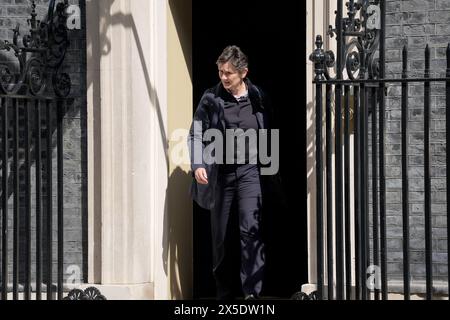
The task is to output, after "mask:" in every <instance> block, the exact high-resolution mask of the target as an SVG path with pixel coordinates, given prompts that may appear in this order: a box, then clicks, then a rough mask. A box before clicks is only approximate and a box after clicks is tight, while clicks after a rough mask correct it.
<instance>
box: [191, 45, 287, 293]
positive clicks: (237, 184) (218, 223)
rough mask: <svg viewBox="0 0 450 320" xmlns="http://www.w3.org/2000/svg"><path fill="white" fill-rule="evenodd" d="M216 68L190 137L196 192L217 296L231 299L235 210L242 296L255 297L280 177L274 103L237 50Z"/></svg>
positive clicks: (193, 190)
mask: <svg viewBox="0 0 450 320" xmlns="http://www.w3.org/2000/svg"><path fill="white" fill-rule="evenodd" d="M217 66H218V71H219V77H220V83H219V84H217V85H216V86H215V87H213V88H210V89H208V90H206V92H205V93H204V95H203V97H202V98H201V100H200V103H199V106H198V108H197V110H196V112H195V115H194V119H193V123H192V126H191V130H190V134H189V138H188V144H189V147H190V155H191V168H192V174H193V177H194V180H193V184H192V187H191V195H192V197H193V198H194V200H195V201H196V202H197V203H198V204H199V205H200V206H201V207H203V208H206V209H209V210H211V233H212V248H213V274H214V277H215V280H216V291H217V299H233V298H234V293H233V292H232V288H231V284H232V281H231V271H230V270H229V263H228V262H229V259H230V256H229V252H228V250H229V249H228V244H227V241H228V239H227V238H226V234H227V226H228V225H229V220H230V216H232V215H235V214H237V215H238V216H239V235H240V243H241V270H240V278H241V284H242V291H243V293H244V297H245V299H257V298H258V297H259V295H260V293H261V289H262V285H263V277H264V264H265V250H264V241H263V237H262V233H261V217H262V212H263V210H262V209H263V203H264V201H263V199H264V197H263V194H265V193H266V192H271V191H269V189H270V188H271V185H273V183H272V182H273V181H275V180H277V179H274V177H278V174H277V173H278V152H275V153H274V152H273V151H274V150H275V151H278V148H273V147H274V146H275V145H276V146H277V144H278V140H277V138H278V132H276V131H273V130H268V129H273V128H271V123H270V121H271V119H270V118H271V110H270V109H269V104H268V103H267V99H266V98H265V95H264V93H263V92H262V90H261V89H260V88H258V87H257V86H255V85H254V84H252V83H251V82H250V80H248V79H247V74H248V59H247V56H246V55H245V54H244V53H243V52H242V51H241V50H240V48H238V47H236V46H229V47H227V48H225V49H224V51H223V53H222V54H221V55H220V57H219V59H218V60H217ZM206 136H208V137H209V138H208V139H205V137H206ZM212 137H214V139H213V138H212ZM273 138H275V140H273ZM219 142H221V143H219ZM212 143H213V145H212ZM269 150H270V151H271V152H270V159H269V158H268V157H267V156H268V154H269ZM206 151H208V152H206ZM211 151H212V152H211ZM267 160H270V162H269V163H268V161H267Z"/></svg>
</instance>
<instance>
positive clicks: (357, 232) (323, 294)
mask: <svg viewBox="0 0 450 320" xmlns="http://www.w3.org/2000/svg"><path fill="white" fill-rule="evenodd" d="M385 3H386V2H385V1H383V0H381V1H349V2H347V3H346V5H347V10H348V17H346V18H344V17H343V15H342V12H343V9H344V8H343V1H342V0H338V1H337V12H336V13H337V14H336V27H335V28H333V27H330V29H329V32H328V35H329V36H332V37H333V36H336V41H337V54H336V59H335V55H334V53H333V52H332V51H326V50H324V49H323V48H322V46H323V39H322V37H321V36H317V38H316V47H317V48H316V50H315V51H314V53H313V54H311V57H310V59H311V61H313V62H314V67H315V79H314V84H315V94H316V97H315V112H316V117H315V119H316V155H315V156H316V164H315V170H316V179H317V180H316V183H317V185H316V188H317V190H316V192H317V198H316V204H317V212H316V221H317V238H316V243H317V292H316V293H315V295H316V296H317V297H318V298H320V299H330V300H332V299H337V300H341V299H356V300H360V299H361V300H366V299H376V300H379V299H384V300H386V299H388V293H389V292H388V291H389V288H388V270H387V245H386V242H387V233H386V228H387V225H386V161H385V147H386V134H385V131H386V128H385V125H386V119H385V112H386V110H385V106H386V89H387V87H388V86H389V85H391V84H397V83H398V84H401V88H402V90H401V97H402V98H401V137H402V139H401V145H402V148H401V159H402V161H401V172H402V200H401V201H402V212H401V215H402V225H403V226H402V229H403V234H402V237H403V239H402V241H403V248H402V252H403V294H404V298H405V299H410V295H411V270H410V259H411V257H410V236H411V235H410V221H409V218H410V212H409V205H410V202H409V192H410V186H409V173H408V168H409V166H408V144H409V143H408V142H409V141H408V137H409V135H408V114H409V113H408V112H409V109H408V95H409V92H408V89H409V84H411V83H422V84H423V85H424V106H423V108H424V109H423V110H424V154H423V157H424V188H425V192H424V194H425V198H424V208H425V209H424V219H425V231H424V233H425V266H426V275H425V278H426V280H425V281H426V298H427V299H432V298H433V261H432V252H433V251H432V220H431V219H432V212H431V178H430V177H431V176H430V172H431V171H430V168H431V166H432V159H431V157H430V101H431V97H430V84H431V83H445V84H446V108H447V125H446V127H447V145H449V143H450V112H449V110H450V45H449V47H448V48H447V73H446V76H443V77H431V76H430V75H431V73H430V49H429V47H428V46H427V47H426V48H425V50H424V59H425V71H424V74H423V75H420V76H419V77H414V78H412V77H410V74H409V73H408V49H407V47H404V48H403V57H402V62H403V68H402V75H401V78H387V77H386V72H385V39H384V38H385V35H384V30H385V15H386V14H385V11H386V8H385ZM333 67H334V68H335V72H336V74H335V76H332V75H331V74H330V71H329V70H330V69H331V68H333ZM344 78H345V79H344ZM324 89H325V92H324ZM333 91H334V97H333ZM324 93H325V94H324ZM324 96H325V104H324ZM333 98H334V99H333ZM333 101H334V106H333ZM352 101H353V106H352V103H351V102H352ZM324 107H325V117H323V108H324ZM333 107H334V110H333ZM351 109H352V110H353V115H352V116H353V119H352V120H353V124H354V125H353V138H354V143H353V146H352V145H351V139H350V135H351V131H352V129H351V128H350V126H351V122H350V118H351V114H350V111H351ZM333 111H334V117H333ZM323 118H325V126H324V123H323ZM333 123H334V125H335V126H334V133H333V131H332V130H333ZM323 127H325V132H326V134H325V139H323V133H322V130H323ZM342 127H343V128H342ZM369 131H371V140H370V141H369ZM323 145H325V157H324V155H323V149H322V146H323ZM333 145H335V149H334V150H333V149H332V146H333ZM369 146H370V147H371V150H370V151H369ZM351 147H353V150H354V151H353V152H354V158H353V159H351V158H350V150H351ZM342 150H344V152H343V154H342ZM446 152H447V199H450V182H449V180H450V179H449V178H450V172H449V171H448V170H450V148H447V150H446ZM333 153H334V154H335V162H334V163H332V154H333ZM333 165H334V168H333ZM370 165H371V169H372V170H371V174H370V175H369V167H370ZM351 168H353V172H354V177H353V179H352V178H351V176H350V173H351ZM324 172H325V177H324V174H323V173H324ZM324 184H325V187H324ZM333 184H335V192H334V193H333V188H332V186H333ZM369 186H370V187H371V189H372V191H371V192H372V195H371V199H369ZM352 187H353V188H352ZM352 189H353V190H354V192H353V194H351V190H352ZM333 200H334V201H333ZM323 203H325V205H324V204H323ZM333 203H334V206H333ZM369 206H371V208H370V207H369ZM351 208H353V209H354V210H353V211H354V217H351V210H350V209H351ZM324 210H325V211H324ZM369 211H371V212H372V216H371V218H372V221H369V219H370V215H369ZM352 218H353V227H354V228H353V229H354V233H352V231H351V229H352V228H351V227H352V226H351V224H352ZM333 222H334V223H333ZM449 222H450V206H447V225H448V223H449ZM370 224H371V225H372V226H371V227H372V229H371V230H369V228H370ZM370 233H371V234H372V235H371V236H370ZM448 234H449V228H448V227H447V244H448V243H449V236H448ZM351 244H354V251H353V250H352V246H351ZM449 247H450V246H447V253H448V248H449ZM325 252H326V254H325ZM353 256H354V257H355V263H354V265H353V264H352V257H353ZM447 256H448V254H447ZM371 261H372V265H371ZM447 265H448V261H447ZM372 267H376V268H379V271H380V272H379V273H377V275H376V284H377V285H375V286H374V287H372V288H369V287H368V286H367V285H366V284H367V280H368V273H369V274H372V273H373V272H374V271H373V270H371V268H372ZM325 275H326V277H325ZM353 276H354V279H355V280H354V282H352V277H353Z"/></svg>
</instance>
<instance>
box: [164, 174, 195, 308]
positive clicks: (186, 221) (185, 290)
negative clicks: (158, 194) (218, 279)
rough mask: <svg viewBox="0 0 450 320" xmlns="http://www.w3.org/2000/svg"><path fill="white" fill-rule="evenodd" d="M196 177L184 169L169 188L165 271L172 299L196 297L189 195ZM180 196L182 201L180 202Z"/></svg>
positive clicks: (170, 183) (165, 223)
mask: <svg viewBox="0 0 450 320" xmlns="http://www.w3.org/2000/svg"><path fill="white" fill-rule="evenodd" d="M191 181H192V176H191V175H190V174H188V173H186V172H184V171H183V170H182V169H181V168H179V167H178V168H176V169H175V171H174V172H173V173H172V174H171V175H170V178H169V184H168V188H167V196H166V199H170V200H171V201H166V206H167V210H165V212H166V214H165V215H164V230H165V232H167V235H165V236H164V239H167V241H168V243H167V246H165V247H164V251H163V257H162V258H163V261H164V266H165V272H166V274H167V275H168V276H169V279H170V295H171V296H170V298H171V299H177V300H178V299H192V250H193V248H192V211H191V210H186V201H183V200H185V198H186V195H187V194H188V188H189V187H188V186H189V185H190V183H191ZM177 199H180V201H177Z"/></svg>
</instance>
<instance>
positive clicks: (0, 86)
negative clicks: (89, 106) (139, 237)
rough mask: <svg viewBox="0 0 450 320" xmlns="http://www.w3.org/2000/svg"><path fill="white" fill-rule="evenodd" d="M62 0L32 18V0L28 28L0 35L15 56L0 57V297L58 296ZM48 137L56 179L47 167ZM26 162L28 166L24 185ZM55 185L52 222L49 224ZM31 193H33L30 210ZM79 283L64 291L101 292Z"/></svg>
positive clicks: (1, 45)
mask: <svg viewBox="0 0 450 320" xmlns="http://www.w3.org/2000/svg"><path fill="white" fill-rule="evenodd" d="M68 7H69V2H68V0H64V1H56V0H50V2H49V9H48V14H47V17H46V18H45V19H44V20H43V21H38V20H37V18H36V17H37V13H36V4H35V1H34V0H33V1H31V9H32V10H31V19H29V20H28V25H29V27H30V32H29V33H28V34H26V35H24V36H23V38H22V39H19V36H20V30H19V25H17V26H16V28H15V29H14V30H13V32H14V37H13V41H12V42H9V41H6V40H5V41H0V51H4V52H10V53H13V54H14V57H15V58H14V59H15V60H16V61H15V63H12V61H8V62H0V106H1V129H0V131H1V149H2V157H1V163H2V165H1V173H2V187H1V191H2V196H1V212H2V215H1V221H0V223H1V226H2V227H1V238H0V241H1V245H0V252H1V255H0V260H1V276H0V280H1V282H0V289H1V292H0V293H1V299H2V300H7V299H11V298H12V299H14V300H18V299H19V298H20V297H19V294H20V293H23V299H25V300H29V299H32V293H34V294H35V296H34V297H35V298H36V299H37V300H40V299H42V297H43V293H45V294H46V298H47V299H48V300H51V299H54V298H55V295H56V294H57V298H58V299H63V298H64V297H63V292H64V284H63V275H64V270H63V261H64V247H63V244H64V194H63V175H64V154H63V152H64V151H63V129H64V128H63V118H64V114H65V112H66V110H67V106H68V105H71V104H72V103H73V101H74V99H75V97H71V96H70V91H71V79H70V76H69V75H68V74H67V73H64V72H62V71H61V67H62V65H63V62H64V58H65V56H66V52H67V49H68V47H69V37H68V28H67V12H66V11H67V8H68ZM15 66H16V68H15ZM17 66H18V68H17ZM15 69H16V70H15ZM54 134H55V135H56V139H54V138H53V136H54ZM54 145H56V154H57V157H56V159H57V160H56V175H57V177H56V183H55V182H54V180H53V172H52V171H53V168H54V164H53V160H52V153H53V150H54V149H55V148H54ZM33 163H34V164H35V168H36V170H35V171H34V178H35V183H34V186H35V187H34V188H33V190H32V181H31V179H32V175H31V166H32V164H33ZM55 184H56V186H55ZM55 189H56V208H57V213H56V217H57V218H56V224H57V226H56V227H54V226H53V224H54V222H53V220H54V218H53V217H54V213H53V195H54V194H55V193H54V192H53V190H55ZM11 197H12V200H13V203H12V210H11V209H10V208H9V205H10V204H9V200H10V198H11ZM33 198H34V199H33ZM32 200H34V201H35V212H33V213H32ZM10 211H12V212H10ZM32 214H33V215H34V217H33V215H32ZM55 230H56V231H57V236H56V237H54V236H53V232H54V231H55ZM32 231H33V232H32ZM11 233H12V234H11ZM33 233H34V234H35V237H34V238H32V234H33ZM55 238H56V239H55ZM54 242H56V243H57V244H56V246H57V248H56V261H57V273H56V275H57V276H56V279H54V277H53V261H54V260H55V259H54V253H53V251H54V246H55V245H54ZM32 247H34V251H32ZM32 256H33V259H35V260H34V261H32ZM11 258H12V261H11ZM33 269H34V270H33ZM32 272H33V273H34V275H33V276H34V281H35V282H34V284H32ZM55 280H56V281H55ZM79 291H80V290H78V291H72V292H71V294H70V295H69V297H67V298H66V299H87V298H93V299H94V298H103V299H104V297H103V296H101V295H100V293H99V292H98V290H97V291H95V292H94V291H93V290H90V291H89V290H88V291H89V292H90V293H86V294H85V293H83V292H81V293H82V294H80V293H79ZM88 291H86V292H88ZM8 293H10V294H11V296H10V297H8Z"/></svg>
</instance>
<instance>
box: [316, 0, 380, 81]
mask: <svg viewBox="0 0 450 320" xmlns="http://www.w3.org/2000/svg"><path fill="white" fill-rule="evenodd" d="M380 1H381V0H357V1H355V0H350V1H348V2H347V3H346V7H347V17H345V18H342V19H339V18H338V15H336V22H335V26H334V27H333V26H329V28H328V32H327V36H329V37H330V38H334V37H336V39H337V41H339V42H340V43H343V47H342V59H343V60H342V61H343V63H342V64H341V65H339V66H338V65H336V75H338V74H339V75H343V73H344V70H345V71H346V75H347V77H348V78H349V79H352V80H355V79H357V78H359V79H376V78H378V77H379V59H378V57H377V49H378V47H379V42H380V29H381V23H380V19H381V16H380V6H379V5H380ZM336 13H337V12H336ZM338 19H339V20H340V21H339V20H338ZM338 26H341V27H342V39H339V34H338ZM322 45H323V41H322V38H321V37H320V44H318V41H316V47H317V48H316V50H315V52H316V51H317V50H319V51H320V50H322V51H321V53H322V54H325V51H323V49H322ZM338 48H339V46H338ZM328 52H329V51H327V55H328V56H329V57H333V59H334V55H331V54H330V53H328ZM310 60H311V61H312V62H314V64H315V66H316V67H318V69H316V70H315V73H316V80H317V79H319V78H320V77H321V76H322V75H325V77H326V78H327V79H335V78H337V76H336V77H335V78H332V77H331V76H330V74H329V72H328V69H330V68H331V67H334V66H335V64H334V63H333V64H331V63H328V64H325V65H323V61H322V57H321V56H320V55H319V54H315V53H313V54H312V55H311V56H310Z"/></svg>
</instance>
